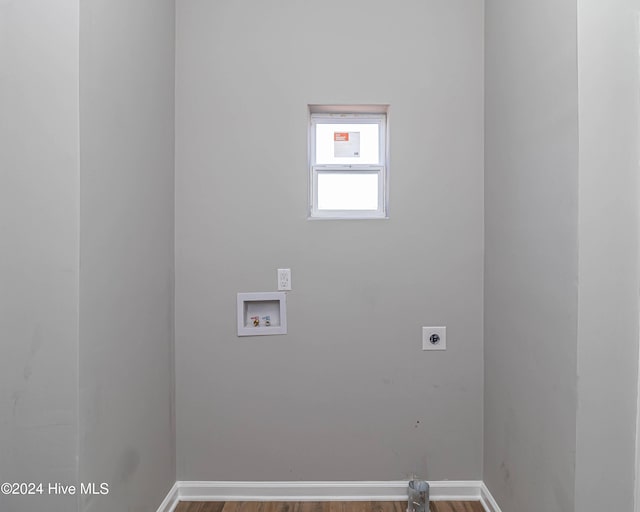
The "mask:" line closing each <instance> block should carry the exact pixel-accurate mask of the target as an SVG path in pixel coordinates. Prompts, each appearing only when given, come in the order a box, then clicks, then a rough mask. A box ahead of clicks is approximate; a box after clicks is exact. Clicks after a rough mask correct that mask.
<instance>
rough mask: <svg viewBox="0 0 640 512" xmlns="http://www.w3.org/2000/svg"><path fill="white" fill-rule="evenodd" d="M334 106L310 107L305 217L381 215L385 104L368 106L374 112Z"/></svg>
mask: <svg viewBox="0 0 640 512" xmlns="http://www.w3.org/2000/svg"><path fill="white" fill-rule="evenodd" d="M338 108H339V107H336V108H334V107H316V108H315V109H314V107H311V123H310V125H309V173H310V174H309V218H312V219H316V218H317V219H381V218H386V217H387V202H388V181H389V180H388V175H387V172H388V162H387V160H388V153H387V113H386V107H379V106H376V107H371V110H373V111H374V112H373V113H348V112H345V111H344V110H346V108H345V107H342V109H343V111H342V112H339V111H338V110H337V109H338ZM364 108H366V107H357V108H354V109H352V110H361V109H364ZM318 110H321V111H318Z"/></svg>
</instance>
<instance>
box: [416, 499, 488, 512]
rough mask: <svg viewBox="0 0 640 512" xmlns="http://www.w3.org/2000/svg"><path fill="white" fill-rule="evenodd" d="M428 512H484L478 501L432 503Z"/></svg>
mask: <svg viewBox="0 0 640 512" xmlns="http://www.w3.org/2000/svg"><path fill="white" fill-rule="evenodd" d="M429 508H430V512H484V509H483V508H482V505H481V504H480V502H479V501H432V502H430V503H429Z"/></svg>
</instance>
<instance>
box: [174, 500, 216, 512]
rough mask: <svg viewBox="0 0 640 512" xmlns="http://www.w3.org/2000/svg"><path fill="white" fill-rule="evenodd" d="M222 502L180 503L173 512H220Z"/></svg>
mask: <svg viewBox="0 0 640 512" xmlns="http://www.w3.org/2000/svg"><path fill="white" fill-rule="evenodd" d="M224 503H225V502H224V501H181V502H180V503H179V504H178V506H177V507H176V510H175V512H222V508H223V507H224Z"/></svg>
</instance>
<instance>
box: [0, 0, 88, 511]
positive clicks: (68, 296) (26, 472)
mask: <svg viewBox="0 0 640 512" xmlns="http://www.w3.org/2000/svg"><path fill="white" fill-rule="evenodd" d="M0 69H1V70H2V71H0V112H1V113H2V114H1V115H0V141H1V142H0V290H1V291H0V340H1V344H2V354H1V355H0V482H7V481H8V482H45V483H47V482H50V481H51V482H68V483H71V484H72V483H75V482H76V479H77V475H76V457H75V455H76V440H77V422H78V398H77V378H78V371H77V357H76V354H77V347H78V2H77V1H72V0H63V1H61V2H55V3H51V2H43V1H39V0H13V1H12V0H8V1H3V2H0ZM74 509H75V498H68V497H67V498H65V497H55V498H50V497H49V496H43V497H38V496H28V497H19V496H18V497H7V496H4V495H1V494H0V510H6V511H11V512H31V511H33V510H49V511H51V512H69V511H71V510H74Z"/></svg>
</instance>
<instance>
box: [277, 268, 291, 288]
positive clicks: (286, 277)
mask: <svg viewBox="0 0 640 512" xmlns="http://www.w3.org/2000/svg"><path fill="white" fill-rule="evenodd" d="M278 290H280V291H282V290H291V269H290V268H279V269H278Z"/></svg>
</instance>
